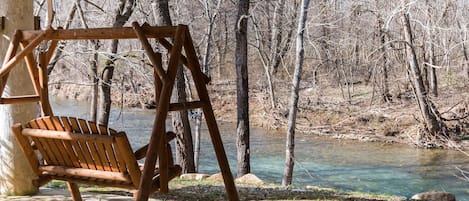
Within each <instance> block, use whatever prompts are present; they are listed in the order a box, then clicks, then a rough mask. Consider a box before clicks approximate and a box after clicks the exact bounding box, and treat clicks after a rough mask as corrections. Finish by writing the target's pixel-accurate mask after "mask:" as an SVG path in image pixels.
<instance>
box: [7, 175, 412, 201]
mask: <svg viewBox="0 0 469 201" xmlns="http://www.w3.org/2000/svg"><path fill="white" fill-rule="evenodd" d="M169 185H170V186H169V187H170V191H169V193H168V194H164V195H162V194H159V193H155V194H153V195H152V196H151V198H150V200H151V201H162V200H164V201H186V200H187V201H194V200H200V201H218V200H227V198H226V195H225V192H224V187H223V183H222V182H216V181H208V180H198V181H197V180H184V179H175V180H173V181H171V182H170V183H169ZM237 188H238V192H239V197H240V200H326V201H327V200H329V201H335V200H341V201H342V200H344V201H345V200H347V201H348V200H350V201H351V200H354V201H391V200H405V198H402V197H397V196H390V195H371V194H364V193H346V192H339V191H335V190H332V189H321V188H315V189H313V188H309V189H304V188H291V189H287V188H283V187H280V186H277V185H273V184H265V185H247V184H237ZM80 191H81V193H82V196H83V198H84V200H100V201H124V200H132V195H131V193H129V192H128V191H125V190H122V189H115V188H102V187H95V186H82V187H80ZM0 199H1V200H9V201H33V200H34V201H51V200H71V197H70V195H69V193H68V191H67V190H66V185H65V183H63V182H55V181H54V182H51V184H49V185H48V187H47V188H42V189H40V192H39V193H38V194H37V195H34V196H9V197H8V196H3V197H1V196H0Z"/></svg>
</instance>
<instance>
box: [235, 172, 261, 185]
mask: <svg viewBox="0 0 469 201" xmlns="http://www.w3.org/2000/svg"><path fill="white" fill-rule="evenodd" d="M235 181H236V182H238V183H242V184H253V185H263V184H264V181H262V180H261V179H259V177H257V176H256V175H255V174H245V175H243V176H242V177H239V178H237V179H236V180H235Z"/></svg>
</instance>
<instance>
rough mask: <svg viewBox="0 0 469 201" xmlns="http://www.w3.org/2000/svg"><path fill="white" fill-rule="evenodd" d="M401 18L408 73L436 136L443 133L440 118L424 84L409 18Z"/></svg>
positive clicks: (429, 128)
mask: <svg viewBox="0 0 469 201" xmlns="http://www.w3.org/2000/svg"><path fill="white" fill-rule="evenodd" d="M401 18H402V23H403V27H404V36H405V41H406V43H407V45H406V52H407V59H408V61H409V65H407V66H408V71H409V73H410V76H409V77H410V80H411V83H412V85H413V88H414V92H415V96H416V99H417V104H418V106H419V109H420V112H421V114H422V117H423V119H424V123H425V128H426V129H427V131H428V132H429V133H430V134H432V135H436V134H437V133H439V132H440V131H441V127H440V124H439V121H438V117H437V115H436V113H435V111H436V109H435V108H434V106H433V104H432V103H431V102H430V100H429V99H428V97H427V93H426V91H425V86H424V83H423V79H422V76H421V73H420V68H419V66H418V62H417V56H416V54H415V49H414V46H413V38H412V30H411V27H410V22H409V16H408V15H407V14H406V13H403V14H402V16H401Z"/></svg>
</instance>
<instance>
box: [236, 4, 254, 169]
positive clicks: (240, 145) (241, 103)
mask: <svg viewBox="0 0 469 201" xmlns="http://www.w3.org/2000/svg"><path fill="white" fill-rule="evenodd" d="M248 19H249V0H239V1H238V15H237V18H236V27H235V32H236V53H235V58H236V77H237V78H236V93H237V111H238V123H237V130H236V133H237V136H238V137H237V140H236V146H237V150H238V156H237V161H238V162H237V168H238V174H237V176H238V177H241V176H243V175H245V174H247V173H250V172H251V164H250V163H251V162H250V143H249V95H248V91H249V85H248V47H247V44H248V33H247V27H248Z"/></svg>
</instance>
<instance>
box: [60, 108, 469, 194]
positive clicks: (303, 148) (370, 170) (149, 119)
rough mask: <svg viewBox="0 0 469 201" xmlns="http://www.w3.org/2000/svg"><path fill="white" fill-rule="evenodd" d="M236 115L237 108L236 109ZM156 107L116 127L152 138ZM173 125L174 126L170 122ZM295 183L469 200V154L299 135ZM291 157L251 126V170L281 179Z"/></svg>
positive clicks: (82, 113)
mask: <svg viewBox="0 0 469 201" xmlns="http://www.w3.org/2000/svg"><path fill="white" fill-rule="evenodd" d="M52 107H53V108H54V112H55V115H66V116H75V117H82V118H85V119H87V118H88V111H89V109H88V106H87V104H86V103H84V102H74V101H54V102H53V106H52ZM233 115H236V114H233ZM154 118H155V112H154V111H143V110H137V109H126V110H124V111H119V110H117V109H116V110H113V111H112V114H111V119H110V127H112V128H114V129H116V130H123V131H126V132H127V135H128V137H129V140H130V142H131V144H132V147H133V148H134V149H135V148H138V147H140V146H141V145H144V144H146V143H148V139H149V138H150V133H151V128H152V123H153V120H154ZM218 125H219V127H220V131H221V135H222V139H223V142H224V145H225V150H226V152H227V155H228V159H229V162H230V165H231V170H232V172H233V173H235V172H236V171H235V170H236V169H235V168H236V128H235V125H234V124H232V123H224V122H221V121H219V122H218ZM169 128H170V127H169ZM202 134H203V136H202V148H201V157H200V166H199V170H200V172H202V173H208V174H213V173H217V172H219V169H218V164H217V162H216V160H215V154H214V152H213V149H212V146H211V143H210V138H209V136H208V132H207V130H206V129H204V128H203V129H202ZM295 144H296V147H295V154H296V159H295V160H296V161H295V171H294V178H293V185H294V186H306V185H315V186H320V187H328V188H335V189H339V190H344V191H360V192H366V193H385V194H392V195H400V196H405V197H410V196H412V195H413V194H415V193H419V192H424V191H431V190H436V191H448V192H451V193H454V194H455V195H456V197H457V199H458V200H467V201H469V181H465V180H463V179H460V178H459V177H460V176H461V174H460V171H459V170H458V168H460V169H466V170H469V156H466V155H464V154H463V153H461V152H458V151H448V150H422V149H414V148H412V147H409V146H405V145H389V144H383V143H362V142H357V141H348V140H335V139H328V138H324V137H317V136H308V135H297V136H296V142H295ZM284 157H285V136H284V134H282V133H276V132H272V131H266V130H263V129H257V128H252V129H251V171H252V173H254V174H256V175H257V176H258V177H260V178H261V179H262V180H264V181H266V182H269V183H280V182H281V177H282V173H283V163H284Z"/></svg>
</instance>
